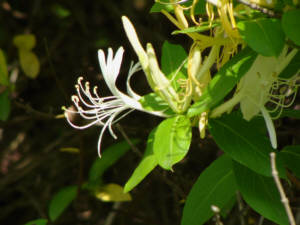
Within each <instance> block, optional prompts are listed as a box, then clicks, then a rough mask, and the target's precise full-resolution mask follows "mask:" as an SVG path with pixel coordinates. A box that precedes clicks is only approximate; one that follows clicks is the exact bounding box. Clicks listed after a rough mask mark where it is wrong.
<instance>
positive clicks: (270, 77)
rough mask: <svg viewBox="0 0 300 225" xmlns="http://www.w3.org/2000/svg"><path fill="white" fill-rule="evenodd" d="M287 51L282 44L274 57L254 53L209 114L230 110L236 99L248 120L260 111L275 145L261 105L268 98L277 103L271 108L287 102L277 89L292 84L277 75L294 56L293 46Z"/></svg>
mask: <svg viewBox="0 0 300 225" xmlns="http://www.w3.org/2000/svg"><path fill="white" fill-rule="evenodd" d="M287 52H288V49H287V47H286V48H285V49H284V50H283V51H282V53H281V54H280V56H279V57H278V58H276V57H265V56H261V55H258V56H257V58H256V60H255V61H254V63H253V64H252V66H251V68H250V69H249V71H248V72H247V73H246V74H245V75H244V76H243V77H242V78H241V80H240V82H239V83H238V86H237V90H236V93H235V95H234V96H233V98H231V99H230V100H228V101H226V102H225V103H223V104H222V105H220V106H218V107H217V108H215V109H214V110H213V111H212V113H211V115H210V116H211V117H217V116H219V115H221V114H222V113H224V112H226V111H230V110H231V109H232V108H233V106H235V105H236V104H238V103H240V107H241V111H242V114H243V117H244V119H246V120H248V121H249V120H251V119H252V118H253V117H254V116H256V115H258V114H259V113H261V114H262V116H263V117H264V119H265V123H266V126H267V129H268V133H269V137H270V140H271V144H272V147H273V148H274V149H276V148H277V138H276V132H275V128H274V124H273V122H272V118H271V116H270V114H269V110H268V109H267V108H266V107H265V105H266V103H268V102H271V103H273V104H275V105H277V106H276V108H275V109H277V108H280V109H282V108H283V107H288V106H289V105H290V104H284V100H285V98H286V97H287V93H280V91H279V90H278V89H279V88H280V87H282V85H285V86H288V87H289V86H295V84H292V83H291V82H290V81H289V80H285V79H282V78H279V77H278V75H279V74H280V73H281V71H282V70H283V69H284V68H285V67H286V66H287V65H288V64H289V62H290V61H291V60H292V58H293V57H294V56H295V54H296V53H297V50H293V51H291V52H290V53H287Z"/></svg>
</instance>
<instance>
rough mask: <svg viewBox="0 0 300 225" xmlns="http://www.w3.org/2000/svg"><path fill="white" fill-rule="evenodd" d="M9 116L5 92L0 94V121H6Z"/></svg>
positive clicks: (7, 99) (7, 92) (7, 94)
mask: <svg viewBox="0 0 300 225" xmlns="http://www.w3.org/2000/svg"><path fill="white" fill-rule="evenodd" d="M9 114H10V99H9V91H8V90H5V91H4V92H2V93H1V94H0V120H2V121H6V120H7V119H8V116H9Z"/></svg>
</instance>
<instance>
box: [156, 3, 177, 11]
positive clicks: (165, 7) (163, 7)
mask: <svg viewBox="0 0 300 225" xmlns="http://www.w3.org/2000/svg"><path fill="white" fill-rule="evenodd" d="M161 10H166V11H167V12H172V11H174V9H173V6H172V5H171V4H160V3H158V2H155V3H154V4H153V6H152V7H151V9H150V13H156V12H161Z"/></svg>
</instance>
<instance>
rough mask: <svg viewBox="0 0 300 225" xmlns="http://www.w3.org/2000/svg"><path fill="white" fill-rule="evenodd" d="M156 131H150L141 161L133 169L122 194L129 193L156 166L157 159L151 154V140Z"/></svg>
mask: <svg viewBox="0 0 300 225" xmlns="http://www.w3.org/2000/svg"><path fill="white" fill-rule="evenodd" d="M155 132H156V129H154V130H152V131H151V133H150V134H149V137H148V140H147V147H146V150H145V153H144V156H143V158H142V161H141V162H140V163H139V165H138V166H137V167H136V168H135V170H134V172H133V174H132V175H131V177H130V178H129V180H128V181H127V182H126V184H125V187H124V192H128V191H131V190H132V189H133V188H134V187H135V186H136V185H138V184H139V183H140V182H141V181H142V180H143V179H144V178H145V177H146V176H147V175H148V174H149V173H150V172H151V171H152V170H153V169H154V168H155V167H156V166H157V165H158V162H157V159H156V157H155V155H154V152H153V139H154V134H155Z"/></svg>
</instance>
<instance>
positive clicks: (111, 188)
mask: <svg viewBox="0 0 300 225" xmlns="http://www.w3.org/2000/svg"><path fill="white" fill-rule="evenodd" d="M94 196H95V197H96V198H97V199H99V200H101V201H103V202H128V201H131V195H130V194H129V193H124V190H123V187H122V186H120V185H118V184H106V185H104V186H101V187H100V188H99V189H97V190H96V191H95V193H94Z"/></svg>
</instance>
